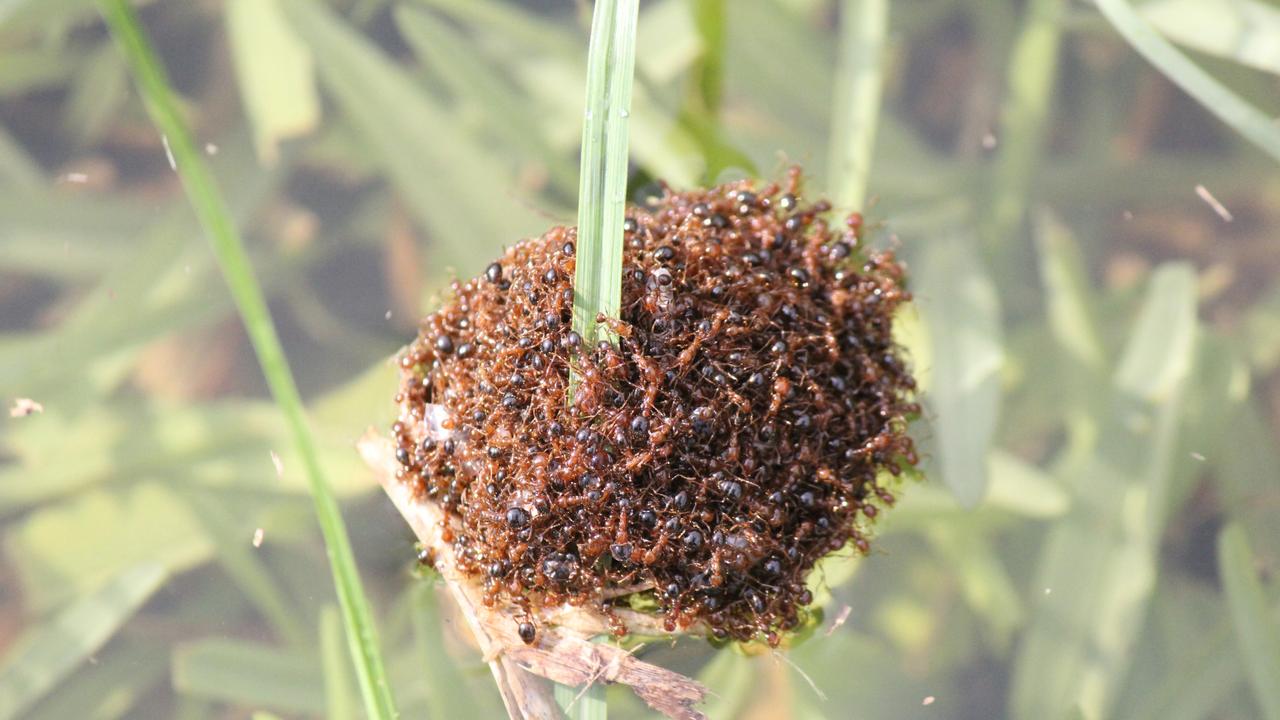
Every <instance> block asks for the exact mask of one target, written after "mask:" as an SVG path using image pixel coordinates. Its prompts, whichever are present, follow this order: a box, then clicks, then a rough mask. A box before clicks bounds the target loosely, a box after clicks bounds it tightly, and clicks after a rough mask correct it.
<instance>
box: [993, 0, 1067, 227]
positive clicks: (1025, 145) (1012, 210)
mask: <svg viewBox="0 0 1280 720" xmlns="http://www.w3.org/2000/svg"><path fill="white" fill-rule="evenodd" d="M1062 6H1063V2H1062V0H1033V2H1032V3H1030V4H1029V5H1028V6H1027V10H1026V20H1025V22H1024V24H1023V26H1022V30H1021V32H1019V33H1018V39H1017V41H1016V42H1015V44H1014V46H1013V51H1012V53H1010V56H1009V63H1008V68H1009V75H1008V78H1007V80H1006V82H1007V84H1008V91H1007V94H1006V97H1005V103H1004V107H1003V108H1002V109H1001V118H1000V119H1001V125H1002V134H1003V136H1004V137H1003V140H1002V143H1001V148H1000V154H999V157H998V158H997V159H996V163H995V177H994V179H993V182H992V187H993V188H994V193H995V196H994V197H993V198H992V200H991V207H990V212H989V215H988V217H987V219H986V222H985V223H984V225H985V227H984V228H983V229H984V232H983V235H984V236H985V237H984V238H983V242H984V244H985V245H986V246H987V247H989V248H1000V247H1004V246H1007V245H1008V244H1009V239H1010V237H1011V236H1012V234H1013V233H1014V231H1015V230H1016V229H1017V228H1018V224H1019V223H1020V222H1021V220H1022V217H1023V215H1024V213H1025V212H1026V207H1027V188H1028V187H1029V185H1030V180H1031V177H1032V175H1033V174H1034V171H1035V168H1036V166H1037V164H1038V163H1039V160H1040V153H1041V150H1042V146H1043V145H1044V133H1045V122H1046V120H1047V118H1048V116H1049V104H1050V103H1051V102H1052V99H1053V90H1054V87H1055V85H1056V84H1057V83H1056V79H1057V77H1058V46H1059V45H1060V43H1061V39H1062V23H1061V15H1062Z"/></svg>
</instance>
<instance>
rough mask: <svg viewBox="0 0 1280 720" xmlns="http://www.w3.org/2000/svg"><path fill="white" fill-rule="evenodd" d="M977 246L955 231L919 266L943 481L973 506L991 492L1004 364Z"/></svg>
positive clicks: (996, 304) (995, 305) (930, 402)
mask: <svg viewBox="0 0 1280 720" xmlns="http://www.w3.org/2000/svg"><path fill="white" fill-rule="evenodd" d="M975 245H976V243H973V242H972V241H971V239H970V237H969V236H968V235H966V234H956V233H953V234H951V235H949V236H946V237H944V238H942V239H941V240H940V241H939V242H936V243H934V244H933V245H930V246H929V247H928V248H927V249H926V250H925V257H924V258H923V260H922V262H921V263H920V265H921V269H920V275H919V288H918V291H919V294H918V296H919V298H920V309H921V314H922V317H923V319H924V321H925V324H926V327H927V329H928V334H929V340H930V347H931V348H932V352H931V357H929V358H928V359H927V360H926V359H923V358H920V359H917V363H918V364H920V365H921V366H927V367H928V368H929V371H928V372H929V376H928V390H927V392H926V393H925V403H926V404H927V406H928V407H929V408H930V414H932V415H934V416H935V417H936V421H935V422H934V432H935V434H936V438H937V444H938V468H939V469H940V470H941V474H942V480H943V482H945V483H946V485H947V487H948V488H950V489H951V491H952V492H953V493H954V494H955V496H956V499H957V500H959V501H960V503H961V504H962V505H964V506H966V507H969V508H972V507H974V506H976V505H977V504H978V503H979V502H980V501H981V500H982V498H983V496H984V495H985V494H986V490H987V454H988V451H989V449H990V447H991V442H992V439H993V437H994V435H995V428H996V418H997V416H998V415H999V410H1000V395H1001V390H1000V369H1001V367H1003V365H1004V362H1005V351H1004V339H1003V333H1002V328H1001V320H1000V299H999V296H998V295H997V293H996V288H995V284H994V283H993V282H992V281H991V278H990V276H989V275H988V274H987V271H986V269H985V268H984V267H983V265H982V261H981V259H980V258H979V257H978V256H977V254H976V251H975Z"/></svg>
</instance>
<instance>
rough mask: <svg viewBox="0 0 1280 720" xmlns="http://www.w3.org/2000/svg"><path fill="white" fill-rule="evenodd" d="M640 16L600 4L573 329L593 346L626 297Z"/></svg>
mask: <svg viewBox="0 0 1280 720" xmlns="http://www.w3.org/2000/svg"><path fill="white" fill-rule="evenodd" d="M638 14H639V3H638V2H637V0H600V1H599V2H597V3H596V7H595V13H594V15H593V17H592V19H591V43H590V46H589V49H588V51H587V102H586V112H585V114H584V119H583V125H582V170H581V177H580V178H579V181H578V182H579V184H578V251H577V252H578V257H577V266H576V268H575V270H574V275H573V327H574V329H575V330H576V331H577V332H578V334H579V335H581V336H582V339H583V340H584V341H585V342H586V344H587V347H591V346H593V345H594V344H595V342H596V341H597V340H598V339H599V335H598V328H597V326H596V315H598V314H601V313H603V314H604V315H607V316H610V317H617V316H618V306H619V304H620V301H621V295H622V218H623V212H624V210H625V208H626V202H627V127H628V121H627V118H628V117H629V116H630V115H631V85H632V80H633V76H634V71H635V62H636V21H637V17H638Z"/></svg>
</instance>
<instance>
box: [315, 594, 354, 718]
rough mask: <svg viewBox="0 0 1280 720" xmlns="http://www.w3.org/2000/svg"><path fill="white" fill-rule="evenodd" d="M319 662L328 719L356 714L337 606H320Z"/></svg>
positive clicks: (349, 665) (349, 666)
mask: <svg viewBox="0 0 1280 720" xmlns="http://www.w3.org/2000/svg"><path fill="white" fill-rule="evenodd" d="M320 664H321V669H323V671H324V704H325V709H326V711H327V714H328V716H329V717H331V718H354V717H359V713H360V710H359V709H358V706H357V704H356V698H355V688H354V687H352V685H351V671H350V668H351V664H350V662H349V660H348V657H347V654H346V653H345V652H343V650H342V616H341V615H340V614H339V613H338V608H336V607H334V606H333V605H325V606H324V607H323V608H320Z"/></svg>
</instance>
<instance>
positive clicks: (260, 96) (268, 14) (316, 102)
mask: <svg viewBox="0 0 1280 720" xmlns="http://www.w3.org/2000/svg"><path fill="white" fill-rule="evenodd" d="M226 22H227V36H228V40H229V41H230V45H231V53H232V58H233V59H234V60H235V68H236V82H237V85H238V86H239V88H240V97H241V98H242V102H243V103H244V107H245V111H246V112H247V113H248V115H249V120H250V122H251V123H252V125H253V140H254V145H255V146H256V147H257V149H258V157H259V158H261V159H262V160H263V162H265V163H266V164H272V163H274V162H275V161H276V158H277V156H278V154H279V144H280V142H281V141H283V140H287V139H289V138H293V137H297V136H299V135H303V134H305V133H308V132H310V131H311V130H313V129H315V127H316V125H318V124H319V122H320V92H319V90H318V89H317V88H316V75H315V69H314V64H313V63H312V60H311V51H310V49H309V48H308V47H307V46H306V45H305V44H303V42H302V40H300V39H299V38H298V37H297V36H296V35H295V34H294V32H293V29H292V28H291V27H290V26H289V23H288V21H287V19H286V18H285V15H284V11H283V10H282V9H281V8H280V3H279V0H230V1H229V2H228V3H227V9H226Z"/></svg>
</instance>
